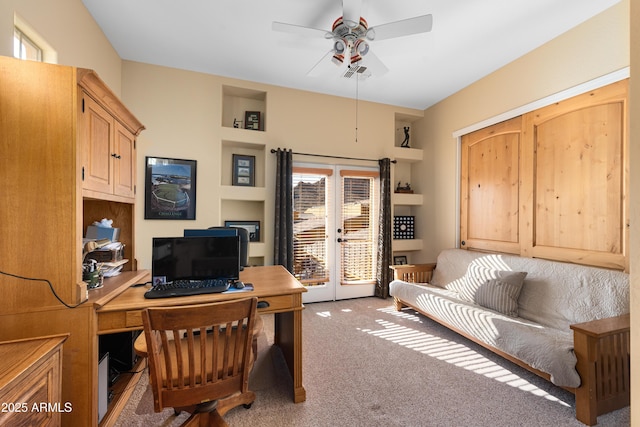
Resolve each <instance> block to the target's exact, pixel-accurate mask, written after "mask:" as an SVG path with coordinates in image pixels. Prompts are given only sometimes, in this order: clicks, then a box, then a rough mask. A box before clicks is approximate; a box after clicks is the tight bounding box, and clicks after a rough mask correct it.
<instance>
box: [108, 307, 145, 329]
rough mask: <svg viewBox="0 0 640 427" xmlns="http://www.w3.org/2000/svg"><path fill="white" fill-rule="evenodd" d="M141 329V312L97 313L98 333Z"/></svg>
mask: <svg viewBox="0 0 640 427" xmlns="http://www.w3.org/2000/svg"><path fill="white" fill-rule="evenodd" d="M131 329H142V310H128V311H109V312H103V313H98V333H105V332H108V333H112V332H122V331H128V330H131Z"/></svg>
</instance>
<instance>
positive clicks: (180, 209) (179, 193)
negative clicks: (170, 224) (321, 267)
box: [144, 156, 197, 220]
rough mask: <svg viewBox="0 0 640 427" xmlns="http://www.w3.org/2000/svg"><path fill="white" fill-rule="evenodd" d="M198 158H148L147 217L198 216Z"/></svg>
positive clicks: (176, 217)
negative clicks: (196, 159)
mask: <svg viewBox="0 0 640 427" xmlns="http://www.w3.org/2000/svg"><path fill="white" fill-rule="evenodd" d="M196 168H197V163H196V161H195V160H183V159H169V158H164V157H150V156H147V157H146V158H145V181H144V182H145V192H144V219H187V220H195V219H196Z"/></svg>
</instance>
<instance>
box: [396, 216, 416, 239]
mask: <svg viewBox="0 0 640 427" xmlns="http://www.w3.org/2000/svg"><path fill="white" fill-rule="evenodd" d="M414 223H415V217H414V216H409V215H396V216H394V217H393V238H394V239H398V240H406V239H413V238H415V235H414Z"/></svg>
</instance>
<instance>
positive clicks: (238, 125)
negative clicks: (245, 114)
mask: <svg viewBox="0 0 640 427" xmlns="http://www.w3.org/2000/svg"><path fill="white" fill-rule="evenodd" d="M241 124H242V120H238V119H236V118H235V117H234V118H233V127H234V128H236V129H238V128H239V127H240V125H241Z"/></svg>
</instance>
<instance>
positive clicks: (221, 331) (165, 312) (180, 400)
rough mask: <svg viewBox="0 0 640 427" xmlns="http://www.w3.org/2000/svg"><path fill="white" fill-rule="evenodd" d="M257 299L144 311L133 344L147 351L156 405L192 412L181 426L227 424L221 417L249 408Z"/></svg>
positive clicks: (161, 407) (252, 394)
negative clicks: (229, 412) (137, 334)
mask: <svg viewBox="0 0 640 427" xmlns="http://www.w3.org/2000/svg"><path fill="white" fill-rule="evenodd" d="M257 302H258V300H257V298H247V299H242V300H234V301H228V302H219V303H211V304H201V305H186V306H177V307H158V308H147V309H145V310H143V312H142V321H143V325H144V334H142V335H140V337H139V338H138V340H136V343H135V349H136V352H137V353H138V354H140V355H143V356H144V355H146V356H147V358H148V362H149V382H150V384H151V389H152V391H153V401H154V409H155V411H156V412H160V411H162V409H163V408H167V407H173V408H174V409H175V411H176V413H178V412H180V411H188V412H190V413H191V414H192V415H191V417H189V419H187V420H186V421H185V422H184V423H183V424H182V425H183V426H195V425H200V426H226V425H227V424H226V423H225V421H224V420H223V419H222V416H223V415H224V414H225V413H226V412H227V411H229V409H231V408H234V407H236V406H238V405H241V404H242V405H244V406H245V408H249V407H250V406H251V404H252V403H253V401H254V400H255V398H256V396H255V393H254V392H252V391H250V390H249V372H250V371H251V368H252V367H253V363H254V360H255V357H256V354H255V351H256V350H255V348H254V333H255V332H256V323H259V324H260V326H259V327H260V328H261V325H262V321H261V320H260V316H259V315H257V311H256V310H257V309H256V306H257Z"/></svg>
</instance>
